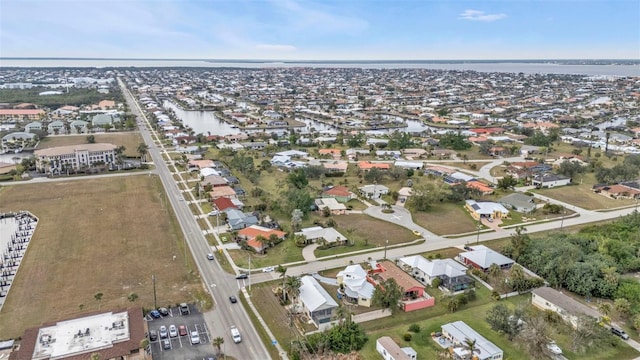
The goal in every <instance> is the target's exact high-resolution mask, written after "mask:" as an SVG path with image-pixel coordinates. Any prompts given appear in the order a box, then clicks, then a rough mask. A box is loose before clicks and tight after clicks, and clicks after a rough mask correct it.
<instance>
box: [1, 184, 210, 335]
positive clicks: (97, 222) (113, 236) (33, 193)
mask: <svg viewBox="0 0 640 360" xmlns="http://www.w3.org/2000/svg"><path fill="white" fill-rule="evenodd" d="M158 193H162V194H164V191H163V189H162V186H161V184H160V181H159V179H158V178H157V177H148V176H126V177H118V178H105V179H95V180H86V181H68V182H58V183H46V184H34V185H20V186H12V187H4V188H2V190H1V191H0V211H15V210H29V211H31V212H32V213H33V214H35V215H36V216H38V217H39V219H40V223H39V225H38V227H37V230H36V232H35V234H34V236H33V239H32V242H31V244H30V245H29V248H28V252H27V255H26V256H25V258H24V261H23V263H22V266H21V267H20V270H19V271H18V274H17V277H16V281H15V283H14V284H13V286H12V287H11V292H10V293H9V297H8V298H7V302H6V303H5V305H4V307H3V309H2V312H1V313H0V338H10V337H17V336H20V335H22V332H23V331H24V329H25V328H27V327H31V326H36V325H40V324H41V323H43V322H47V321H52V320H57V319H62V318H65V317H68V316H72V315H76V314H79V313H81V312H83V311H84V312H87V311H95V310H97V309H98V308H99V307H100V308H101V309H118V308H122V307H126V306H131V305H133V304H132V303H130V302H129V301H128V300H127V296H128V295H129V294H130V293H132V292H134V293H136V294H137V295H138V296H139V299H138V300H137V301H136V302H135V305H136V306H144V307H146V308H151V307H153V305H154V302H153V284H152V275H155V277H156V289H157V299H158V306H166V305H168V304H176V303H179V302H182V301H196V300H197V301H205V300H204V299H205V298H206V296H205V294H204V293H203V291H202V288H201V285H200V282H199V280H198V276H197V271H196V270H194V269H195V266H194V265H193V263H192V259H191V257H190V255H188V256H189V257H188V258H187V261H186V265H185V259H184V258H183V254H184V253H185V252H184V248H183V246H184V241H183V238H182V234H181V233H180V231H179V226H178V224H177V222H176V220H175V217H174V215H173V212H172V211H171V210H170V209H169V210H167V209H165V208H163V207H162V205H161V202H160V199H159V197H158ZM163 196H164V195H163ZM163 203H164V204H166V203H167V201H166V199H164V200H163ZM174 255H175V256H176V257H177V258H176V260H175V261H172V257H173V256H174ZM99 292H101V293H103V294H104V296H103V298H102V300H101V302H98V301H96V299H95V298H94V295H95V294H96V293H99ZM202 304H204V306H205V307H206V306H208V303H202ZM81 305H82V306H81ZM81 308H82V309H81Z"/></svg>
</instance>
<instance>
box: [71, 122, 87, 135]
mask: <svg viewBox="0 0 640 360" xmlns="http://www.w3.org/2000/svg"><path fill="white" fill-rule="evenodd" d="M69 129H70V130H71V133H73V134H86V133H88V132H89V123H88V122H86V121H84V120H73V121H72V122H71V123H70V124H69Z"/></svg>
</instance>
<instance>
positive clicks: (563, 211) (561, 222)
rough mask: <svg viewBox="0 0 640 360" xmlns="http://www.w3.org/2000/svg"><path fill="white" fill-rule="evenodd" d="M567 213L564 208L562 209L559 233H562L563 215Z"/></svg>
mask: <svg viewBox="0 0 640 360" xmlns="http://www.w3.org/2000/svg"><path fill="white" fill-rule="evenodd" d="M566 212H567V209H566V208H565V207H563V208H562V220H560V232H562V228H563V226H564V214H565V213H566Z"/></svg>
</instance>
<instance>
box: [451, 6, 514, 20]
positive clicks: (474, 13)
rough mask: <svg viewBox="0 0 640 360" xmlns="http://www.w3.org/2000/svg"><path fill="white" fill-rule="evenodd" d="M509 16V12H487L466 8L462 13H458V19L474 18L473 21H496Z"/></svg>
mask: <svg viewBox="0 0 640 360" xmlns="http://www.w3.org/2000/svg"><path fill="white" fill-rule="evenodd" d="M506 17H507V14H503V13H500V14H486V13H485V12H484V11H480V10H470V9H468V10H465V11H464V12H463V13H462V14H460V15H458V19H462V20H472V21H486V22H491V21H496V20H500V19H504V18H506Z"/></svg>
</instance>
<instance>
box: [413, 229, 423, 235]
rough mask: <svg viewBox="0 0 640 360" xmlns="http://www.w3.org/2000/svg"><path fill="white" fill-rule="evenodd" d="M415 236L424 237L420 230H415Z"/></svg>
mask: <svg viewBox="0 0 640 360" xmlns="http://www.w3.org/2000/svg"><path fill="white" fill-rule="evenodd" d="M413 235H415V236H422V234H421V233H420V231H418V230H413Z"/></svg>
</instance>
